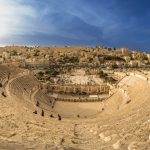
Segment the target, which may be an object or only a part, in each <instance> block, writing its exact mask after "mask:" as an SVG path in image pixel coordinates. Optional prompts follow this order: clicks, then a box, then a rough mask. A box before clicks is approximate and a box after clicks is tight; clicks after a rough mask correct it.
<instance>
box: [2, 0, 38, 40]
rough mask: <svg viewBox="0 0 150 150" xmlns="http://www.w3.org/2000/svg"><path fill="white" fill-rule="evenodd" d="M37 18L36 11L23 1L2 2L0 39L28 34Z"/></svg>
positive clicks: (10, 0) (8, 0) (4, 0)
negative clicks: (32, 22) (32, 21)
mask: <svg viewBox="0 0 150 150" xmlns="http://www.w3.org/2000/svg"><path fill="white" fill-rule="evenodd" d="M35 18H36V10H35V9H34V8H33V7H32V6H29V5H25V4H23V0H13V1H12V0H0V38H2V37H6V36H8V35H16V34H24V33H25V32H28V29H29V28H28V27H30V26H31V20H34V19H35ZM25 29H26V30H25ZM29 32H30V31H29Z"/></svg>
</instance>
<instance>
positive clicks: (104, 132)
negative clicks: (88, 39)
mask: <svg viewBox="0 0 150 150" xmlns="http://www.w3.org/2000/svg"><path fill="white" fill-rule="evenodd" d="M54 49H55V48H54ZM65 49H69V48H65ZM57 53H58V52H57ZM65 59H68V58H65ZM94 61H95V60H94ZM47 64H48V67H51V68H53V69H56V70H55V74H54V72H52V73H53V74H52V73H51V72H50V71H52V69H51V70H49V69H47V68H46V65H44V67H41V66H38V65H37V64H36V63H33V62H32V63H29V62H26V66H25V67H22V66H21V67H20V66H17V65H14V64H13V63H8V62H5V63H3V64H1V65H0V91H1V96H0V128H1V129H0V149H18V150H19V149H36V150H38V149H39V150H41V149H42V150H43V149H45V150H53V149H56V150H92V149H93V150H148V149H150V118H149V116H150V71H149V70H148V69H140V70H136V69H122V70H119V69H108V68H107V67H106V68H105V67H104V66H103V65H102V66H97V65H96V66H94V65H93V66H92V67H91V66H90V65H89V66H86V67H85V66H84V65H75V66H74V65H72V67H70V65H68V64H67V65H61V64H55V65H53V64H52V63H51V62H50V61H49V58H48V63H47ZM40 65H41V64H40ZM54 66H55V67H54ZM102 68H103V69H102ZM57 69H58V70H61V73H59V74H58V72H57ZM104 78H105V79H106V78H107V80H104Z"/></svg>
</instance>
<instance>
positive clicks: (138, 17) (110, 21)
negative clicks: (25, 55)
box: [0, 0, 150, 50]
mask: <svg viewBox="0 0 150 150" xmlns="http://www.w3.org/2000/svg"><path fill="white" fill-rule="evenodd" d="M12 44H15V45H89V46H94V45H105V46H108V47H129V48H130V49H142V50H150V1H149V0H0V45H12Z"/></svg>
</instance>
